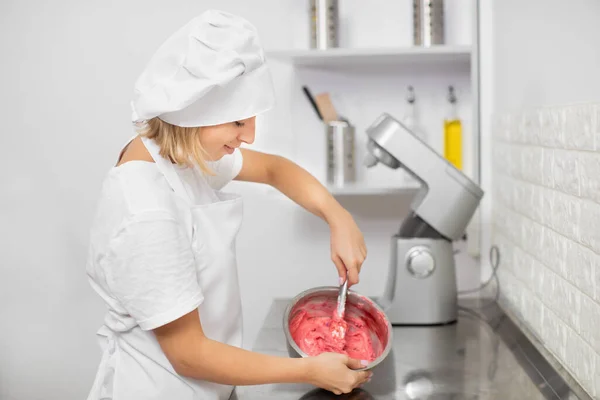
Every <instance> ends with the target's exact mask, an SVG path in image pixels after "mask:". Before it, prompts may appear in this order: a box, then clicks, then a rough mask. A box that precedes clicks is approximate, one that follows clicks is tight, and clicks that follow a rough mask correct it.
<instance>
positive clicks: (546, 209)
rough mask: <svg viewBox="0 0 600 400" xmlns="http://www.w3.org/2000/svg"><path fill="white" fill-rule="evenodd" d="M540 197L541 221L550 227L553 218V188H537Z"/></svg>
mask: <svg viewBox="0 0 600 400" xmlns="http://www.w3.org/2000/svg"><path fill="white" fill-rule="evenodd" d="M538 190H539V192H540V195H541V197H542V223H543V224H544V225H545V226H548V227H552V222H553V220H554V190H552V189H546V188H538Z"/></svg>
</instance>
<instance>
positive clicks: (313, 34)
mask: <svg viewBox="0 0 600 400" xmlns="http://www.w3.org/2000/svg"><path fill="white" fill-rule="evenodd" d="M338 20H339V17H338V1H337V0H310V47H311V48H312V49H320V50H325V49H329V48H333V47H338Z"/></svg>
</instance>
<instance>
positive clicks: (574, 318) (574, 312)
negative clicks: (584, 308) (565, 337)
mask: <svg viewBox="0 0 600 400" xmlns="http://www.w3.org/2000/svg"><path fill="white" fill-rule="evenodd" d="M555 284H556V286H555V290H554V291H553V292H554V293H555V296H556V297H555V299H554V300H555V301H554V307H553V309H554V311H555V312H556V314H557V315H558V316H559V317H560V318H561V319H562V320H563V321H565V322H566V323H567V325H568V326H570V327H571V328H573V329H574V330H575V331H576V332H579V331H580V327H581V297H582V296H584V295H583V294H582V293H581V292H580V291H579V289H577V288H576V287H575V286H573V285H571V284H570V283H569V282H567V281H566V280H564V279H563V278H561V277H557V278H556V280H555Z"/></svg>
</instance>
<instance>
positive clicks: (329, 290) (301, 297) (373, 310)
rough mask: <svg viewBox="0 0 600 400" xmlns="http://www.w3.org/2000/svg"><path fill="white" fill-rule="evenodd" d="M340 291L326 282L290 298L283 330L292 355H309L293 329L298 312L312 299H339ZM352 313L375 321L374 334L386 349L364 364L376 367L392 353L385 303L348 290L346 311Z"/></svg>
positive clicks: (368, 368) (348, 313)
mask: <svg viewBox="0 0 600 400" xmlns="http://www.w3.org/2000/svg"><path fill="white" fill-rule="evenodd" d="M338 293H339V288H338V287H335V286H322V287H316V288H312V289H308V290H305V291H304V292H302V293H300V294H298V295H297V296H296V297H294V298H293V299H292V301H290V303H289V304H288V306H287V307H286V309H285V313H284V314H283V331H284V333H285V338H286V342H287V349H288V354H289V355H290V357H295V358H299V357H302V358H304V357H308V354H306V353H305V352H304V351H302V349H301V348H300V347H299V346H298V344H297V343H296V342H295V341H294V339H293V338H292V333H291V331H290V322H291V321H292V319H293V318H294V316H295V315H296V313H297V312H298V311H300V310H301V309H302V308H303V306H305V305H306V304H307V303H309V302H312V301H328V302H329V301H331V302H333V303H336V302H337V296H338ZM352 314H353V315H359V316H361V317H364V318H367V319H368V320H369V321H371V322H373V326H374V328H372V329H371V334H372V335H373V337H374V338H375V339H376V340H377V341H378V342H379V344H380V346H381V347H380V348H382V349H383V350H381V353H380V354H379V356H378V357H377V358H376V359H375V360H373V361H371V362H370V363H369V364H368V365H367V366H366V367H364V368H361V370H370V369H373V368H374V367H375V366H377V365H378V364H379V363H381V362H382V361H383V360H384V359H385V358H386V357H387V355H388V354H389V353H390V350H391V348H392V325H391V324H390V321H389V320H388V318H387V316H386V315H385V313H384V312H383V310H382V309H381V307H379V305H377V304H376V303H375V302H374V301H373V300H371V299H369V298H368V297H366V296H363V295H360V294H358V293H356V292H353V291H352V290H348V297H347V298H346V315H352Z"/></svg>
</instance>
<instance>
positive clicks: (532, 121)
mask: <svg viewBox="0 0 600 400" xmlns="http://www.w3.org/2000/svg"><path fill="white" fill-rule="evenodd" d="M517 123H518V129H519V138H520V140H521V141H522V142H524V143H528V144H535V145H539V144H541V137H540V122H539V118H538V113H537V111H530V110H527V111H525V112H523V113H522V114H521V115H520V116H519V119H518V121H517Z"/></svg>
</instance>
